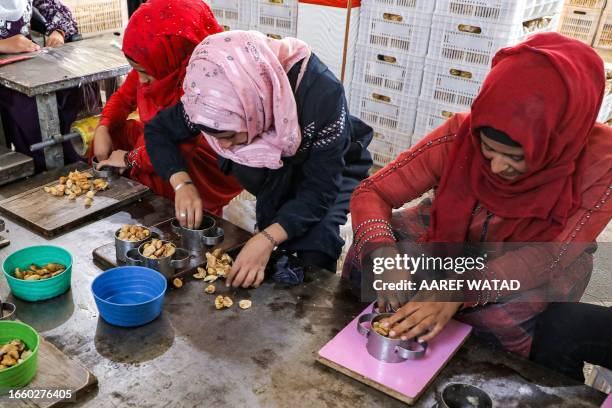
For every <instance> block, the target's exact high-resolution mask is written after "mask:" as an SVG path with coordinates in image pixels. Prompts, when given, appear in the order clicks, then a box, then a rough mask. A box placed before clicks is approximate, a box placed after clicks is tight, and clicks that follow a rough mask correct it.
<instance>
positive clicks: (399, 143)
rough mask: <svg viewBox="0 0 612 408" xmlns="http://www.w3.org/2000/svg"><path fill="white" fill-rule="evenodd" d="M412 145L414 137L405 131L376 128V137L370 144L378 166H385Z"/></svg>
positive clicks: (373, 157) (369, 147)
mask: <svg viewBox="0 0 612 408" xmlns="http://www.w3.org/2000/svg"><path fill="white" fill-rule="evenodd" d="M411 145H412V137H411V136H410V135H408V134H405V133H399V132H394V131H392V130H388V129H381V128H374V137H373V138H372V142H371V143H370V145H369V146H368V150H369V151H370V153H372V159H373V160H374V164H375V165H376V166H381V167H384V166H386V165H387V164H389V163H391V162H392V161H393V160H395V159H396V158H397V156H399V155H400V153H402V152H404V151H406V150H408V149H409V148H410V146H411Z"/></svg>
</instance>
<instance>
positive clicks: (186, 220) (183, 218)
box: [170, 171, 203, 229]
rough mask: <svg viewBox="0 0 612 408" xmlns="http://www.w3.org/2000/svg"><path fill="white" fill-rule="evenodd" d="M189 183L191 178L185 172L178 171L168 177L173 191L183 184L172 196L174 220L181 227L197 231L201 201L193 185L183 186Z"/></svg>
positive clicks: (200, 218) (200, 214) (200, 220)
mask: <svg viewBox="0 0 612 408" xmlns="http://www.w3.org/2000/svg"><path fill="white" fill-rule="evenodd" d="M190 181H191V177H190V176H189V174H188V173H187V172H185V171H180V172H178V173H175V174H173V175H172V177H170V184H172V187H173V188H174V189H175V190H176V188H177V187H178V186H180V185H181V184H183V185H182V186H181V187H180V188H179V189H178V190H177V191H176V193H175V194H174V209H175V211H176V219H177V220H178V221H179V223H180V224H181V226H183V227H186V228H189V229H197V228H199V227H200V225H201V224H202V213H203V211H202V199H201V198H200V193H198V189H197V188H195V186H194V185H193V184H184V183H187V182H190Z"/></svg>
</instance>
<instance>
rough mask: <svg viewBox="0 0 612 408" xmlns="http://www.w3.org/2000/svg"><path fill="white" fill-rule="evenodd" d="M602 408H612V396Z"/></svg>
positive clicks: (611, 395)
mask: <svg viewBox="0 0 612 408" xmlns="http://www.w3.org/2000/svg"><path fill="white" fill-rule="evenodd" d="M601 408H612V394H610V395H608V398H606V400H605V401H604V403H603V405H602V406H601Z"/></svg>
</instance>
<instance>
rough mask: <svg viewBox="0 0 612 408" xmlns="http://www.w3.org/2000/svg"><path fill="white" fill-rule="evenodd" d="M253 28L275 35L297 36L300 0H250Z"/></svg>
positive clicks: (278, 36)
mask: <svg viewBox="0 0 612 408" xmlns="http://www.w3.org/2000/svg"><path fill="white" fill-rule="evenodd" d="M248 1H249V2H250V3H251V29H253V30H257V31H261V32H262V33H264V34H266V35H268V36H270V37H273V38H282V37H296V36H297V16H298V0H248Z"/></svg>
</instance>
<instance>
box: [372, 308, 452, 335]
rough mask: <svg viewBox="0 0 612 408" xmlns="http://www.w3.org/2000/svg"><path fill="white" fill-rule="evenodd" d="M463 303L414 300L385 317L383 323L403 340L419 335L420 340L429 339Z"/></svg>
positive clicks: (438, 331) (436, 333) (391, 333)
mask: <svg viewBox="0 0 612 408" xmlns="http://www.w3.org/2000/svg"><path fill="white" fill-rule="evenodd" d="M461 305H462V303H461V302H427V301H415V300H412V301H410V302H408V303H406V304H405V305H404V306H402V307H401V308H400V309H399V310H398V311H397V312H396V313H395V314H394V315H393V316H391V317H389V318H388V319H385V320H384V321H383V324H384V325H386V326H387V327H393V330H392V331H391V332H390V333H389V335H390V336H392V337H398V336H399V337H401V339H402V340H408V339H411V338H413V337H418V341H429V340H431V339H433V338H434V337H436V335H438V333H440V331H442V329H443V328H444V326H446V324H447V323H448V321H449V320H450V319H451V318H452V317H453V316H454V315H455V313H456V312H457V310H459V307H460V306H461ZM396 323H397V325H396V326H393V325H394V324H396Z"/></svg>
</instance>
